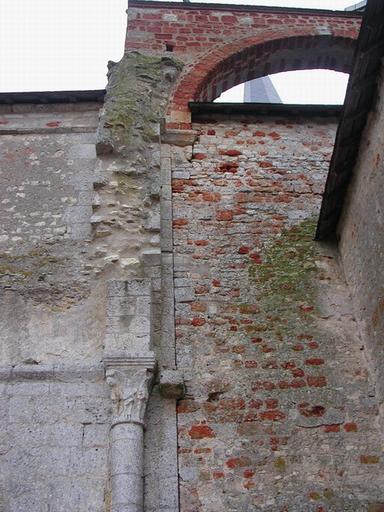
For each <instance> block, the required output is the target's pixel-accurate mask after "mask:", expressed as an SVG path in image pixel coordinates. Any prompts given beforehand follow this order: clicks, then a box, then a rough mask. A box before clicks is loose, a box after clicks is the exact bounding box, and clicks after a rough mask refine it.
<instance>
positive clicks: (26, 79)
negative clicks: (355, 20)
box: [0, 0, 357, 103]
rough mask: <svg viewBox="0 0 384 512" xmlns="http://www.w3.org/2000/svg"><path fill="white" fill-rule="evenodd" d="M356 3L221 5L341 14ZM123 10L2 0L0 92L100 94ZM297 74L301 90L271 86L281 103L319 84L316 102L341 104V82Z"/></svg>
mask: <svg viewBox="0 0 384 512" xmlns="http://www.w3.org/2000/svg"><path fill="white" fill-rule="evenodd" d="M203 1H206V0H203ZM356 1H357V0H249V1H248V2H245V1H242V0H222V1H221V2H220V3H247V4H252V5H268V6H290V7H307V8H322V9H344V8H345V7H346V6H348V5H351V4H353V3H356ZM126 6H127V0H0V69H1V70H2V73H1V74H0V92H11V91H39V90H40V91H48V90H76V89H79V90H84V89H103V88H104V87H105V85H106V76H105V75H106V71H107V62H108V60H115V61H116V60H119V59H120V58H121V56H122V53H123V48H124V38H125V28H126V13H125V10H126ZM301 73H304V75H302V76H301V77H300V89H299V91H298V86H297V84H298V81H297V78H296V79H295V78H291V79H287V78H284V77H281V76H278V75H274V77H273V81H274V83H275V86H276V88H277V89H278V92H279V93H280V95H281V97H282V98H283V100H284V101H286V102H297V101H294V100H292V99H291V97H290V93H289V91H290V90H291V91H292V93H293V92H299V95H300V97H301V98H304V95H305V89H308V90H309V91H311V90H312V92H314V88H313V85H309V86H306V85H305V84H307V83H309V82H310V83H311V84H313V83H318V84H320V86H319V87H318V89H319V90H320V91H321V90H322V91H324V90H326V89H328V90H329V91H330V92H331V96H332V97H333V98H334V101H320V102H324V103H332V102H339V101H340V99H339V97H340V94H341V96H342V95H343V92H341V93H340V90H341V89H342V88H343V86H342V85H341V84H342V81H340V80H333V81H332V80H329V79H328V78H325V75H324V73H323V75H322V78H317V80H315V81H313V80H310V78H308V77H310V76H311V74H312V72H301ZM279 75H285V74H279ZM333 75H336V74H335V73H333ZM319 80H320V82H319ZM308 81H309V82H308ZM344 81H345V79H344ZM337 91H338V92H337ZM237 96H238V94H237ZM331 99H332V98H331ZM230 101H233V100H230ZM341 101H342V100H341ZM305 102H310V103H312V102H315V101H306V100H305Z"/></svg>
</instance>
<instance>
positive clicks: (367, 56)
mask: <svg viewBox="0 0 384 512" xmlns="http://www.w3.org/2000/svg"><path fill="white" fill-rule="evenodd" d="M383 18H384V2H383V1H382V0H368V2H367V6H366V10H365V13H364V17H363V23H362V26H361V29H360V34H359V38H358V40H357V45H356V50H355V58H354V64H353V68H352V73H351V75H350V78H349V82H348V87H347V94H346V98H345V103H344V109H343V114H342V118H341V120H340V124H339V127H338V130H337V134H336V142H335V147H334V151H333V154H332V159H331V164H330V168H329V172H328V177H327V181H326V184H325V191H324V194H323V201H322V204H321V210H320V217H319V222H318V225H317V231H316V240H326V239H332V238H333V239H334V238H335V236H336V230H337V226H338V223H339V220H340V217H341V213H342V210H343V207H344V201H345V196H346V193H347V190H348V186H349V184H350V182H351V179H352V176H353V172H354V167H355V165H356V161H357V158H358V154H359V146H360V142H361V137H362V135H363V132H364V129H365V126H366V123H367V118H368V114H369V112H370V111H371V110H372V107H373V105H374V101H375V100H376V97H377V86H378V84H377V77H378V74H379V72H380V69H381V61H382V57H383V55H384V31H383V30H382V19H383Z"/></svg>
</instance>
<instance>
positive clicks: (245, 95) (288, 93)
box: [214, 69, 349, 105]
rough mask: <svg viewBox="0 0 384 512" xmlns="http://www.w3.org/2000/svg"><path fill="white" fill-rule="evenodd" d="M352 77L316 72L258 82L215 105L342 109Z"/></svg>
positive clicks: (230, 92)
mask: <svg viewBox="0 0 384 512" xmlns="http://www.w3.org/2000/svg"><path fill="white" fill-rule="evenodd" d="M348 78H349V75H348V74H347V73H341V72H339V71H333V70H325V69H313V70H304V71H287V72H283V73H276V74H273V75H267V76H266V77H261V78H256V79H254V80H250V81H248V82H244V83H242V84H238V85H235V86H234V87H232V88H231V89H228V90H226V91H224V92H223V93H222V94H221V95H220V96H219V97H218V98H216V99H215V100H214V101H215V103H253V102H255V103H256V102H257V103H285V104H287V103H288V104H297V105H298V104H307V105H342V104H343V103H344V98H345V93H346V88H347V84H348Z"/></svg>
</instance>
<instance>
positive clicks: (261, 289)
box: [249, 218, 316, 337]
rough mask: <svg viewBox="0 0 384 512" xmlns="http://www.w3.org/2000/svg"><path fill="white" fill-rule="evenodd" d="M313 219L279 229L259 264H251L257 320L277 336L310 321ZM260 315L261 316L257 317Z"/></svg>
mask: <svg viewBox="0 0 384 512" xmlns="http://www.w3.org/2000/svg"><path fill="white" fill-rule="evenodd" d="M315 227H316V221H315V219H313V218H310V219H307V220H304V221H302V222H301V223H300V224H297V225H296V226H293V227H290V228H288V229H285V230H283V231H282V233H281V235H280V236H279V237H277V238H275V239H273V240H271V241H270V242H269V243H268V244H267V245H266V247H265V249H264V251H263V253H262V255H261V263H260V264H255V263H253V262H252V263H251V264H250V268H249V272H250V275H251V277H252V280H253V282H254V284H255V287H254V289H255V293H256V297H257V301H258V306H259V308H260V316H259V322H260V324H262V325H263V324H267V325H268V330H271V329H272V330H273V332H274V334H275V335H278V337H282V336H284V334H285V333H290V332H295V331H296V330H297V329H302V322H303V320H304V319H305V322H306V324H307V325H308V322H310V323H311V321H312V320H311V318H312V315H313V312H314V311H315V298H316V288H315V275H316V265H315V257H316V248H315V242H314V240H313V237H314V233H315ZM260 317H261V318H260Z"/></svg>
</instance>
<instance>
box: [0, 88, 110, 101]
mask: <svg viewBox="0 0 384 512" xmlns="http://www.w3.org/2000/svg"><path fill="white" fill-rule="evenodd" d="M104 96H105V89H98V90H93V91H46V92H1V93H0V105H15V104H20V103H31V104H41V103H43V104H48V103H80V102H97V103H102V102H103V101H104Z"/></svg>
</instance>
